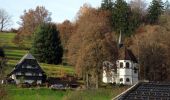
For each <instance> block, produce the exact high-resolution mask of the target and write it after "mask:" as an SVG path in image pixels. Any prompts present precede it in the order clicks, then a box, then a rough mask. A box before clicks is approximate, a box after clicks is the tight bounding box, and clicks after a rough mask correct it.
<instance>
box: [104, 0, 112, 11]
mask: <svg viewBox="0 0 170 100" xmlns="http://www.w3.org/2000/svg"><path fill="white" fill-rule="evenodd" d="M112 8H113V1H112V0H102V3H101V9H103V10H112Z"/></svg>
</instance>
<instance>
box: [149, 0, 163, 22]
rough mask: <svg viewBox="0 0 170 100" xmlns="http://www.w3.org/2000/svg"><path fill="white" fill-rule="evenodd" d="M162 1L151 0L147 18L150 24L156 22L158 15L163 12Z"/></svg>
mask: <svg viewBox="0 0 170 100" xmlns="http://www.w3.org/2000/svg"><path fill="white" fill-rule="evenodd" d="M163 8H164V7H163V3H162V1H161V0H153V1H152V2H151V5H150V6H149V8H148V15H147V20H148V22H149V23H150V24H156V23H157V22H158V20H159V16H160V15H161V14H162V12H163Z"/></svg>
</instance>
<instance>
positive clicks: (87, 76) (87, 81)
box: [86, 72, 89, 89]
mask: <svg viewBox="0 0 170 100" xmlns="http://www.w3.org/2000/svg"><path fill="white" fill-rule="evenodd" d="M86 88H87V89H88V88H89V74H88V73H87V72H86Z"/></svg>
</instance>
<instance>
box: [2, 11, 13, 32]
mask: <svg viewBox="0 0 170 100" xmlns="http://www.w3.org/2000/svg"><path fill="white" fill-rule="evenodd" d="M9 25H11V17H10V16H9V14H8V13H7V12H6V11H5V10H4V9H0V32H2V31H3V30H4V28H7V27H8V26H9Z"/></svg>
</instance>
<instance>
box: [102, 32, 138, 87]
mask: <svg viewBox="0 0 170 100" xmlns="http://www.w3.org/2000/svg"><path fill="white" fill-rule="evenodd" d="M118 48H119V49H118V55H119V56H118V60H117V61H116V62H108V61H105V62H103V78H102V81H103V82H104V83H116V84H125V85H133V84H135V83H137V82H138V80H139V78H138V77H139V76H138V74H139V70H138V69H139V65H138V60H137V59H136V57H135V55H134V54H133V52H132V51H131V50H130V49H128V48H126V46H124V45H123V43H122V34H121V31H120V36H119V40H118Z"/></svg>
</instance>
